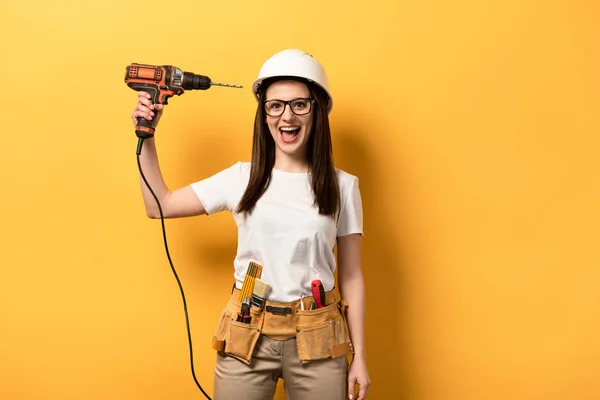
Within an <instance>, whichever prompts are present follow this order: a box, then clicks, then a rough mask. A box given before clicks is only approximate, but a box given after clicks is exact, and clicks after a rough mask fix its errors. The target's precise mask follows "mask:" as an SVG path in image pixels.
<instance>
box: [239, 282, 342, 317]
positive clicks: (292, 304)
mask: <svg viewBox="0 0 600 400" xmlns="http://www.w3.org/2000/svg"><path fill="white" fill-rule="evenodd" d="M240 293H241V290H240V289H238V288H236V287H234V288H233V291H232V292H231V296H232V298H233V300H234V301H235V302H236V303H240V304H241V302H240V301H239V295H240ZM313 301H315V298H314V297H313V296H308V297H302V298H301V299H297V300H293V301H287V302H286V301H272V300H265V311H266V312H270V313H274V314H288V313H290V311H291V312H296V311H298V310H302V307H301V303H302V302H304V309H305V310H308V309H309V308H310V304H311V303H312V302H313ZM337 301H338V296H337V294H336V291H335V287H334V288H333V289H332V290H330V291H328V292H325V304H324V306H326V305H330V304H333V303H335V302H337Z"/></svg>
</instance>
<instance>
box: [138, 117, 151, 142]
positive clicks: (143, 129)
mask: <svg viewBox="0 0 600 400" xmlns="http://www.w3.org/2000/svg"><path fill="white" fill-rule="evenodd" d="M154 131H155V129H154V127H153V126H152V124H151V123H150V121H148V120H147V119H146V118H140V119H138V123H137V126H136V127H135V134H136V136H137V137H139V138H141V139H149V138H151V137H152V136H154Z"/></svg>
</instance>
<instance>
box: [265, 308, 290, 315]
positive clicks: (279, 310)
mask: <svg viewBox="0 0 600 400" xmlns="http://www.w3.org/2000/svg"><path fill="white" fill-rule="evenodd" d="M265 311H266V312H270V313H271V314H275V315H288V314H289V315H291V314H292V308H291V307H274V306H267V307H265Z"/></svg>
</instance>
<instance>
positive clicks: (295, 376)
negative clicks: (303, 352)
mask: <svg viewBox="0 0 600 400" xmlns="http://www.w3.org/2000/svg"><path fill="white" fill-rule="evenodd" d="M347 371H348V360H347V358H346V357H338V358H333V359H329V360H324V361H313V362H309V363H305V364H300V361H299V360H298V349H297V347H296V338H292V339H287V340H274V339H271V338H269V337H267V336H264V335H261V336H260V338H259V339H258V342H257V343H256V348H255V353H254V355H253V357H252V363H251V364H250V365H247V364H245V363H243V362H241V361H239V360H237V359H235V358H233V357H230V356H228V355H226V354H225V353H223V352H222V351H219V352H217V363H216V367H215V388H214V397H213V399H214V400H241V399H244V400H272V399H273V397H274V396H275V390H276V388H277V380H278V379H279V378H282V379H283V380H284V387H285V392H286V395H287V398H288V400H309V399H310V400H314V399H319V400H320V399H327V400H346V399H347V389H348V381H347Z"/></svg>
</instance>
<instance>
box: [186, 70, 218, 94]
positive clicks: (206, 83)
mask: <svg viewBox="0 0 600 400" xmlns="http://www.w3.org/2000/svg"><path fill="white" fill-rule="evenodd" d="M211 83H212V82H211V80H210V78H209V77H208V76H204V75H198V74H193V73H191V72H184V73H183V85H182V86H183V88H184V89H185V90H206V89H209V88H210V85H211Z"/></svg>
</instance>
